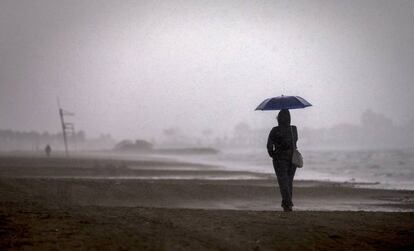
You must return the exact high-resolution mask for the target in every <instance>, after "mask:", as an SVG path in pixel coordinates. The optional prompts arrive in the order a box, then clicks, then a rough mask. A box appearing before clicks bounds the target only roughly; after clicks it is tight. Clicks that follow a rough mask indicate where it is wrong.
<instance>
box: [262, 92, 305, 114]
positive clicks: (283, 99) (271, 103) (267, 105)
mask: <svg viewBox="0 0 414 251" xmlns="http://www.w3.org/2000/svg"><path fill="white" fill-rule="evenodd" d="M308 106H312V104H311V103H309V102H308V101H306V100H305V99H304V98H302V97H299V96H283V95H282V96H279V97H273V98H268V99H265V100H264V101H263V102H262V103H261V104H260V105H259V106H258V107H257V108H256V110H261V111H266V110H282V109H301V108H305V107H308Z"/></svg>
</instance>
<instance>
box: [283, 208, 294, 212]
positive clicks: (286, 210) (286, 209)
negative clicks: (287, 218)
mask: <svg viewBox="0 0 414 251" xmlns="http://www.w3.org/2000/svg"><path fill="white" fill-rule="evenodd" d="M292 211H293V210H292V207H283V212H292Z"/></svg>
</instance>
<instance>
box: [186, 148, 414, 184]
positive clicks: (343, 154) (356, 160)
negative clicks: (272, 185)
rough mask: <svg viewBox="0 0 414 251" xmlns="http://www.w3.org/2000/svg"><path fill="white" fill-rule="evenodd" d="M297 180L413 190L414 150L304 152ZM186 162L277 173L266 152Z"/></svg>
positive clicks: (227, 154) (223, 153)
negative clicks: (302, 163)
mask: <svg viewBox="0 0 414 251" xmlns="http://www.w3.org/2000/svg"><path fill="white" fill-rule="evenodd" d="M302 154H303V157H304V163H305V164H304V167H303V168H300V169H297V172H296V176H295V179H296V180H316V181H337V182H352V183H356V184H357V185H359V186H365V187H371V188H386V189H404V190H414V149H391V150H304V151H302ZM185 160H187V161H189V160H190V161H194V162H198V163H204V164H213V165H219V166H220V167H221V168H223V169H224V170H229V171H230V170H231V171H249V172H258V173H274V169H273V166H272V160H271V159H270V158H269V156H268V155H267V152H266V150H265V149H238V150H221V151H220V153H219V154H216V155H205V156H191V157H190V156H187V157H185Z"/></svg>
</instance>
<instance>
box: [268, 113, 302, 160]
mask: <svg viewBox="0 0 414 251" xmlns="http://www.w3.org/2000/svg"><path fill="white" fill-rule="evenodd" d="M277 121H278V124H279V125H278V126H276V127H273V128H272V130H271V131H270V133H269V137H268V140H267V152H268V153H269V156H270V157H272V158H274V159H278V160H288V161H291V160H292V154H293V149H296V147H297V141H298V131H297V128H296V126H291V125H290V114H289V111H288V110H282V111H281V112H280V113H279V115H278V116H277ZM292 136H293V142H292ZM292 143H293V145H292Z"/></svg>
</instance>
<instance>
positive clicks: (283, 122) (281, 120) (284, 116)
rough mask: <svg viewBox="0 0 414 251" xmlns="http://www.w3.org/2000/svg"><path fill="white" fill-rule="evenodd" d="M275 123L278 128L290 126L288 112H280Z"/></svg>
mask: <svg viewBox="0 0 414 251" xmlns="http://www.w3.org/2000/svg"><path fill="white" fill-rule="evenodd" d="M277 123H278V124H279V126H290V112H289V110H287V109H283V110H280V112H279V114H278V115H277Z"/></svg>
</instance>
